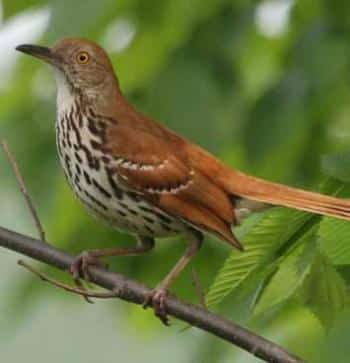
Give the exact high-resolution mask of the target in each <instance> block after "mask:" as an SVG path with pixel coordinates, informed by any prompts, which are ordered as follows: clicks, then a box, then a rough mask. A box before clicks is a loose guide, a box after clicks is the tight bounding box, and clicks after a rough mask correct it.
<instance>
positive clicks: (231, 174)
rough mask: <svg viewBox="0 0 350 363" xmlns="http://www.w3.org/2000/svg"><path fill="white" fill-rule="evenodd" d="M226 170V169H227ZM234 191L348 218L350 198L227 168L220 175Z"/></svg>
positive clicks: (242, 195)
mask: <svg viewBox="0 0 350 363" xmlns="http://www.w3.org/2000/svg"><path fill="white" fill-rule="evenodd" d="M226 170H227V169H226ZM219 178H220V181H221V183H222V184H223V185H224V188H225V189H226V190H227V191H228V192H229V193H232V194H233V195H237V196H240V197H244V198H247V199H251V200H255V201H259V202H264V203H268V204H272V205H279V206H284V207H290V208H295V209H299V210H304V211H307V212H312V213H316V214H322V215H327V216H331V217H337V218H341V219H346V220H350V200H349V199H339V198H335V197H330V196H327V195H322V194H319V193H313V192H309V191H305V190H301V189H297V188H292V187H287V186H285V185H281V184H277V183H272V182H269V181H266V180H263V179H259V178H255V177H252V176H249V175H246V174H243V173H241V172H237V171H233V170H232V171H231V170H227V172H225V175H220V176H219Z"/></svg>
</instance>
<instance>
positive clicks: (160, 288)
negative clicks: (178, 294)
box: [143, 231, 203, 325]
mask: <svg viewBox="0 0 350 363" xmlns="http://www.w3.org/2000/svg"><path fill="white" fill-rule="evenodd" d="M189 236H190V238H191V241H190V244H189V246H188V247H187V249H186V251H185V253H184V254H183V256H182V257H181V258H180V259H179V261H177V263H176V264H175V266H174V267H173V268H172V269H171V271H170V272H169V273H168V274H167V275H166V276H165V278H164V279H163V280H162V281H161V282H160V283H159V284H158V285H157V286H156V288H155V289H153V290H152V291H151V292H150V293H149V294H148V296H147V297H146V299H145V301H144V303H143V307H144V308H146V307H147V306H150V305H152V306H153V308H154V312H155V314H156V316H157V317H159V318H160V320H161V321H162V322H163V323H164V324H165V325H168V318H167V313H166V308H165V299H166V295H167V291H168V289H169V287H170V285H171V284H172V283H173V282H174V280H175V279H176V278H177V277H178V276H179V274H180V273H181V271H182V270H183V269H184V268H185V267H186V266H187V264H188V263H189V262H190V260H191V259H192V257H193V256H194V255H195V254H196V252H197V251H198V250H199V249H200V247H201V245H202V242H203V236H202V234H201V233H200V232H197V231H195V233H193V232H192V233H191V234H189Z"/></svg>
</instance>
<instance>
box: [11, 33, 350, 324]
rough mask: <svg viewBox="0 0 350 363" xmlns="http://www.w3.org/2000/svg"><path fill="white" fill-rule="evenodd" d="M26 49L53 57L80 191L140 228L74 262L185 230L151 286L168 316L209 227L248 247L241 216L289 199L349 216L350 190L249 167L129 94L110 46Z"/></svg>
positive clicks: (79, 267)
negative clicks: (288, 181) (183, 243)
mask: <svg viewBox="0 0 350 363" xmlns="http://www.w3.org/2000/svg"><path fill="white" fill-rule="evenodd" d="M16 49H17V50H18V51H20V52H23V53H25V54H28V55H30V56H33V57H36V58H38V59H40V60H42V61H44V62H46V63H48V64H49V65H50V66H51V67H52V68H53V71H54V74H55V78H56V84H57V100H56V105H57V106H56V122H55V129H56V144H57V149H58V155H59V160H60V164H61V166H62V168H63V171H64V174H65V176H66V179H67V181H68V183H69V185H70V187H71V188H72V190H73V192H74V193H75V195H76V196H77V197H78V198H79V199H80V200H81V201H82V203H83V204H84V205H85V206H86V207H87V208H88V210H90V212H91V213H93V214H94V215H96V216H97V217H99V218H101V219H102V220H104V221H107V222H108V223H109V224H110V225H111V226H112V227H113V228H116V229H121V230H124V231H126V232H128V233H129V234H131V235H134V236H135V237H136V239H137V244H136V246H135V247H128V248H118V247H116V248H101V247H99V248H97V249H95V250H88V251H83V252H82V253H81V254H80V255H78V256H77V257H76V258H75V260H74V262H73V263H72V265H71V267H70V272H71V273H72V274H73V276H74V277H75V278H79V276H82V275H83V276H84V277H88V270H89V266H91V265H96V264H98V263H99V259H100V258H101V257H108V256H121V255H140V254H143V253H146V252H148V251H150V250H151V249H152V248H153V247H154V245H155V239H156V238H162V237H168V236H172V235H183V236H184V237H185V238H186V240H187V242H188V246H187V248H186V250H185V252H184V254H183V256H182V257H181V258H180V259H179V260H178V261H177V262H176V263H175V265H174V267H173V268H172V269H171V271H170V272H169V273H168V274H167V275H166V276H165V278H164V279H162V280H161V281H160V283H159V284H158V285H157V286H156V287H155V288H154V289H153V290H152V291H151V293H150V294H149V296H147V298H146V301H145V306H147V305H148V306H153V308H154V310H155V312H156V315H157V316H158V317H160V318H161V319H162V321H163V322H166V298H167V294H168V291H169V288H170V286H171V285H172V283H173V282H174V280H175V279H176V278H177V277H178V276H179V274H180V273H181V271H182V270H183V269H184V268H185V267H186V265H187V264H188V263H189V261H190V260H191V259H192V258H193V256H194V255H195V254H196V253H197V251H198V250H199V249H200V247H201V245H202V242H203V239H204V236H205V235H206V234H210V235H213V236H216V237H217V239H218V240H221V241H223V242H226V243H227V244H228V245H230V246H232V247H235V248H237V249H239V250H242V251H243V250H244V248H243V246H242V244H241V243H240V241H239V240H238V239H237V238H236V237H235V235H234V233H233V231H232V227H234V226H235V225H237V224H239V223H240V220H241V216H242V215H244V214H246V212H248V213H253V212H255V211H258V210H261V209H263V208H265V207H266V206H276V205H277V206H283V207H288V208H294V209H298V210H302V211H307V212H312V213H316V214H320V215H326V216H331V217H337V218H341V219H345V220H350V200H347V199H340V198H336V197H331V196H327V195H322V194H319V193H315V192H311V191H306V190H302V189H297V188H294V187H289V186H285V185H282V184H278V183H274V182H270V181H267V180H263V179H261V178H257V177H254V176H251V175H247V174H245V173H243V172H240V171H238V170H234V169H232V168H231V167H229V166H227V165H225V164H224V163H222V162H221V161H219V160H218V159H217V158H216V157H215V156H213V155H212V154H210V153H209V152H207V151H205V150H204V149H203V148H201V147H200V146H198V145H196V144H194V143H191V142H190V141H188V140H187V139H185V138H184V137H181V136H180V135H177V134H176V133H174V132H173V131H171V130H169V129H168V128H166V127H165V126H163V125H162V124H161V123H159V122H157V121H154V120H153V119H151V118H149V117H147V116H145V115H143V114H142V113H140V112H139V111H137V110H136V109H135V108H134V107H133V106H132V105H131V104H130V103H129V102H128V100H127V99H126V98H125V97H124V95H123V94H122V91H121V88H120V85H119V81H118V78H117V76H116V74H115V71H114V68H113V64H112V62H111V60H110V58H109V56H108V54H107V52H106V51H105V50H104V49H103V48H102V47H100V46H99V45H98V44H96V43H95V42H93V41H90V40H88V39H83V38H65V39H63V40H61V41H59V42H58V43H56V44H55V45H54V46H52V47H45V46H39V45H33V44H22V45H19V46H17V47H16Z"/></svg>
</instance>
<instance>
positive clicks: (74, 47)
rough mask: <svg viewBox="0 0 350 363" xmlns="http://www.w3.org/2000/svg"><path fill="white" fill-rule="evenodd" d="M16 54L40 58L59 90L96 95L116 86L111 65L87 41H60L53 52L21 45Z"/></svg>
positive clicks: (103, 54)
mask: <svg viewBox="0 0 350 363" xmlns="http://www.w3.org/2000/svg"><path fill="white" fill-rule="evenodd" d="M16 50H18V51H20V52H23V53H26V54H29V55H31V56H33V57H36V58H39V59H41V60H43V61H45V62H47V63H49V64H50V65H52V66H53V67H54V69H55V73H56V79H57V83H58V88H60V87H67V86H68V87H69V88H70V91H74V90H79V91H80V92H82V93H87V94H98V93H99V92H103V90H104V89H108V88H109V86H111V85H112V86H115V85H117V79H116V76H115V74H114V70H113V66H112V63H111V61H110V59H109V57H108V55H107V53H106V52H105V51H104V50H103V49H102V48H101V47H100V46H99V45H97V44H96V43H94V42H91V41H89V40H86V39H80V38H67V39H63V40H61V41H60V42H58V43H57V44H55V45H54V46H53V47H52V48H48V47H42V46H38V45H32V44H22V45H19V46H18V47H16Z"/></svg>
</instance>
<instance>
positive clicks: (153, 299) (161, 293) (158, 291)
mask: <svg viewBox="0 0 350 363" xmlns="http://www.w3.org/2000/svg"><path fill="white" fill-rule="evenodd" d="M167 295H168V291H167V290H166V289H164V288H161V287H159V288H155V289H154V290H152V291H151V292H149V293H148V294H147V296H146V298H145V301H144V302H143V304H142V306H143V308H144V309H146V308H147V307H148V306H151V307H153V309H154V314H155V315H156V316H157V317H158V318H159V319H160V321H161V322H162V323H163V324H164V325H166V326H169V319H168V316H167V312H166V306H165V302H166V298H167Z"/></svg>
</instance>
